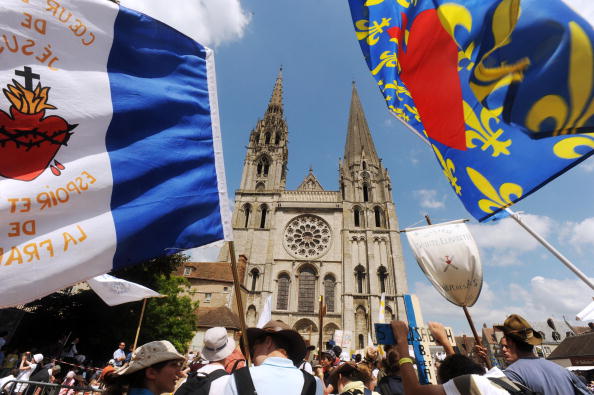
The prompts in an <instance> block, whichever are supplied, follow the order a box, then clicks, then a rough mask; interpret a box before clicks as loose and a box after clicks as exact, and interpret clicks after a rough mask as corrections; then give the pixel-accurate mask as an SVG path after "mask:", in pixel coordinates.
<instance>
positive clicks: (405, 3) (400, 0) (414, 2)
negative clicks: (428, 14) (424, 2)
mask: <svg viewBox="0 0 594 395" xmlns="http://www.w3.org/2000/svg"><path fill="white" fill-rule="evenodd" d="M396 2H397V3H398V4H400V5H401V6H403V7H404V8H408V7H410V5H411V4H412V5H417V0H410V1H407V0H396Z"/></svg>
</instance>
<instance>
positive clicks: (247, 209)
mask: <svg viewBox="0 0 594 395" xmlns="http://www.w3.org/2000/svg"><path fill="white" fill-rule="evenodd" d="M251 213H252V206H250V204H249V203H246V204H245V205H244V206H243V216H244V222H243V227H244V228H247V227H248V226H249V224H250V214H251Z"/></svg>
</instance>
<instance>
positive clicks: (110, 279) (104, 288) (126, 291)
mask: <svg viewBox="0 0 594 395" xmlns="http://www.w3.org/2000/svg"><path fill="white" fill-rule="evenodd" d="M87 284H89V286H90V287H91V289H92V290H93V291H95V293H96V294H97V295H99V297H100V298H101V299H103V301H104V302H105V303H106V304H107V305H109V306H115V305H118V304H122V303H128V302H134V301H137V300H142V299H145V298H161V297H164V296H165V295H161V294H160V293H158V292H155V291H153V290H152V289H150V288H147V287H145V286H143V285H140V284H136V283H133V282H131V281H126V280H122V279H121V278H117V277H114V276H110V275H109V274H104V275H102V276H97V277H93V278H91V279H89V280H87Z"/></svg>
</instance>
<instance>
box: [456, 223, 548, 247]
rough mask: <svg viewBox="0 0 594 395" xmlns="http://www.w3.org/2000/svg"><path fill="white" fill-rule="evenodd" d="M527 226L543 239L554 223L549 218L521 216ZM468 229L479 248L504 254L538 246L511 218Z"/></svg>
mask: <svg viewBox="0 0 594 395" xmlns="http://www.w3.org/2000/svg"><path fill="white" fill-rule="evenodd" d="M522 221H524V222H525V223H526V224H528V225H529V226H530V227H531V228H532V229H534V230H535V231H536V232H537V233H538V234H540V235H541V236H542V237H544V238H545V239H546V238H547V236H549V235H550V234H551V232H552V230H553V225H554V221H553V220H552V219H551V218H549V217H543V216H537V215H522ZM468 227H469V228H470V231H471V233H472V235H473V236H474V239H475V240H476V243H477V244H478V246H479V247H481V248H485V249H489V248H495V249H497V250H499V251H501V250H502V249H505V251H506V253H514V252H518V253H519V252H526V251H532V250H534V249H535V248H537V247H538V246H539V245H540V244H539V243H538V241H536V239H535V238H534V237H533V236H531V235H530V234H529V233H528V232H527V231H526V230H525V229H524V228H522V227H521V226H520V225H519V224H518V223H516V222H515V221H514V220H513V219H512V218H504V219H502V220H501V221H498V222H495V223H491V224H469V225H468Z"/></svg>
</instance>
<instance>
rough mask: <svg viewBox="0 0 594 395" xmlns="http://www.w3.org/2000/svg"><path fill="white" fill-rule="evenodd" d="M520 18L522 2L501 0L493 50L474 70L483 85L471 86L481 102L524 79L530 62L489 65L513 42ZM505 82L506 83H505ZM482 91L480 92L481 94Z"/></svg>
mask: <svg viewBox="0 0 594 395" xmlns="http://www.w3.org/2000/svg"><path fill="white" fill-rule="evenodd" d="M519 18H520V0H501V2H500V3H499V5H498V6H497V8H496V9H495V12H494V13H493V20H492V24H491V29H492V33H493V48H491V49H489V50H488V51H486V52H485V54H484V55H483V56H482V57H481V59H480V60H479V61H478V62H477V65H476V67H475V68H474V77H475V78H476V80H477V81H480V82H481V84H480V85H478V84H471V89H472V90H473V91H474V93H475V95H476V96H477V98H479V101H482V100H483V99H484V98H485V97H487V96H488V95H489V94H490V93H491V92H494V91H495V90H497V89H499V88H501V87H502V86H505V85H509V84H511V83H512V82H515V81H521V80H522V79H523V78H524V70H525V69H526V68H527V67H528V66H529V65H530V60H529V59H528V58H527V57H526V58H522V59H520V60H518V61H517V62H516V63H513V64H506V63H504V62H502V63H500V64H499V65H498V66H495V67H492V66H491V65H488V63H489V62H488V60H489V57H490V56H491V55H492V54H493V53H494V52H495V51H496V50H498V49H499V48H502V47H504V46H506V45H508V44H509V43H510V42H511V35H512V33H513V31H514V30H515V28H516V24H517V23H518V19H519ZM503 81H505V83H503ZM479 91H480V92H479Z"/></svg>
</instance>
